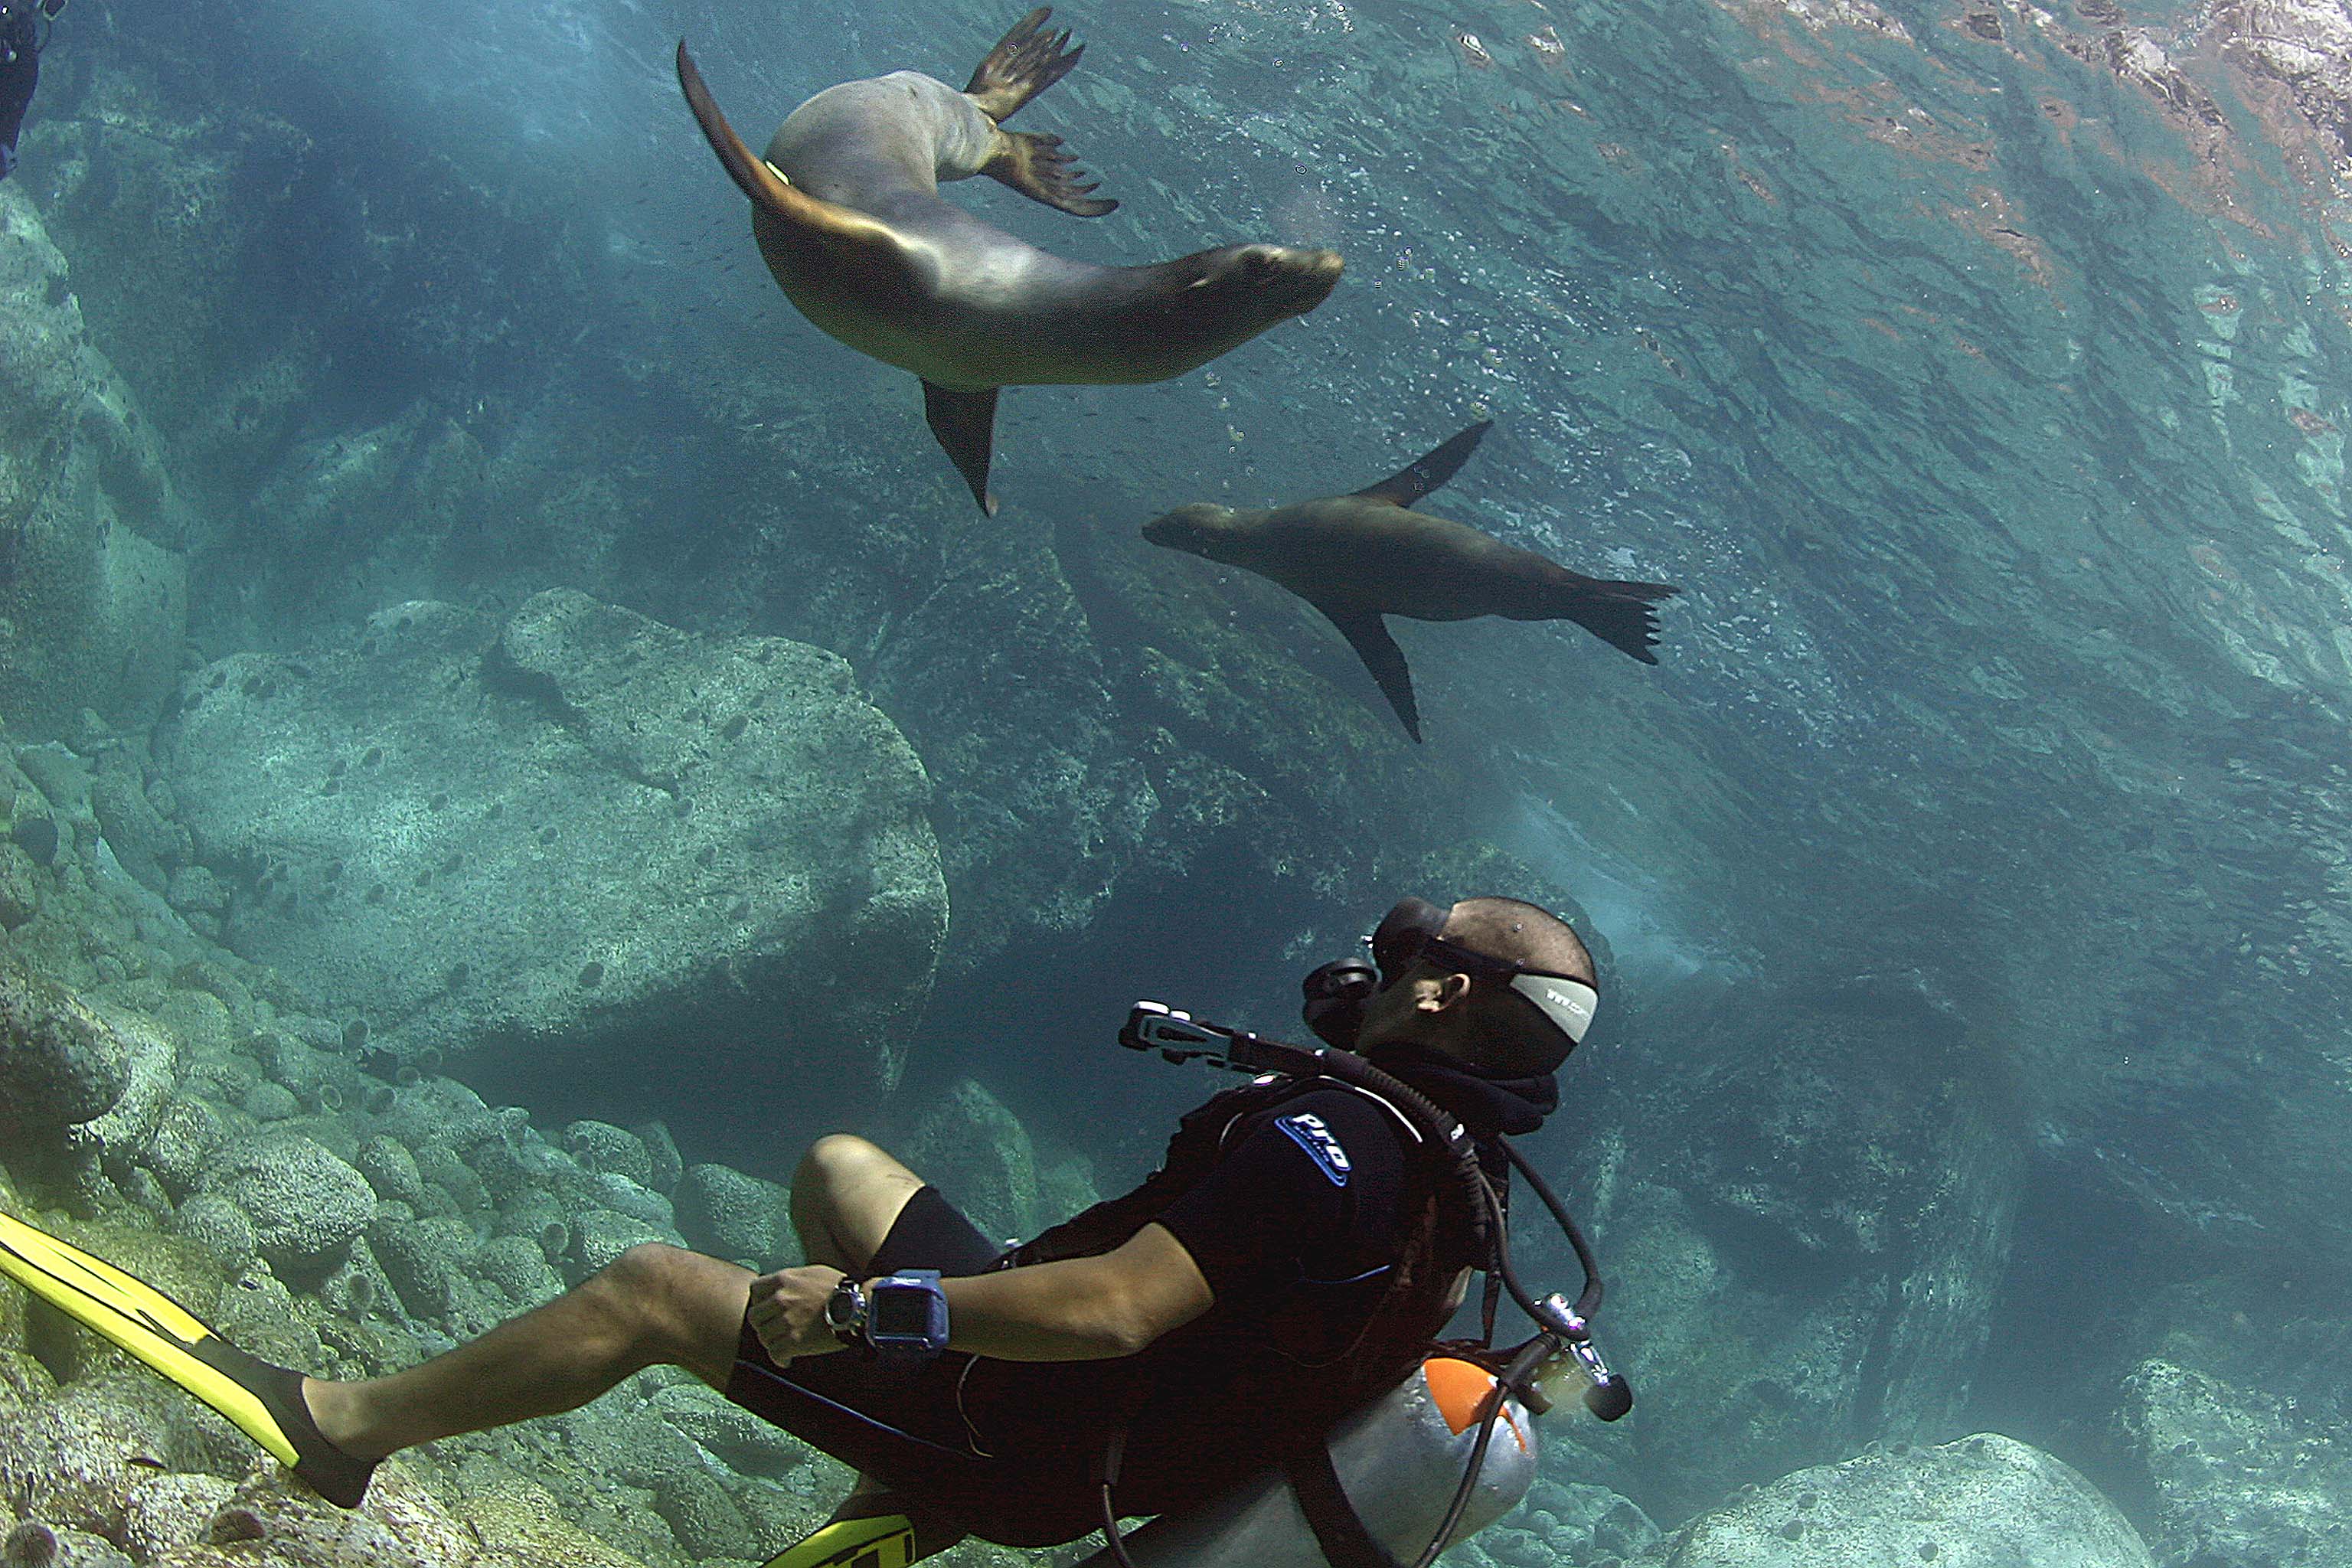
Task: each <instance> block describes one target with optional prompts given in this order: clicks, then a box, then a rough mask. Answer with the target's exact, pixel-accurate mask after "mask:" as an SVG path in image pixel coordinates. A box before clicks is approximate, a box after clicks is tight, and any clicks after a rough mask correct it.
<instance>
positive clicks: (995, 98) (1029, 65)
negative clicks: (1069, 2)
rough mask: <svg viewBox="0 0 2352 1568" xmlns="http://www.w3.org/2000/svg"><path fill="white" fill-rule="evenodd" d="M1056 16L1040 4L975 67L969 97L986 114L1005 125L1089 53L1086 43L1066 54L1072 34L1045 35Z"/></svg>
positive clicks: (966, 88) (1065, 30) (967, 91)
mask: <svg viewBox="0 0 2352 1568" xmlns="http://www.w3.org/2000/svg"><path fill="white" fill-rule="evenodd" d="M1053 14H1054V8H1053V7H1052V6H1051V5H1040V6H1038V7H1037V8H1036V9H1035V10H1034V11H1032V12H1030V13H1029V15H1027V16H1024V17H1022V18H1021V20H1019V21H1018V22H1015V23H1013V30H1012V31H1011V32H1009V33H1007V34H1005V35H1004V37H1002V38H999V39H998V40H997V41H996V47H994V48H992V49H991V50H989V51H988V58H986V59H984V60H982V61H981V62H980V64H979V65H977V66H975V67H974V68H972V73H971V80H970V81H969V82H966V83H965V84H964V89H963V90H964V94H965V96H966V97H968V98H970V99H971V100H972V101H973V102H974V103H977V104H979V105H980V111H981V112H982V114H985V115H987V116H988V117H989V118H990V119H991V120H993V121H996V122H997V123H998V124H999V125H1002V124H1003V123H1004V122H1005V121H1008V120H1010V119H1012V118H1013V115H1014V114H1016V113H1018V112H1019V111H1020V109H1021V106H1022V105H1023V104H1024V103H1026V102H1028V101H1029V100H1031V99H1033V98H1034V97H1036V96H1037V95H1038V94H1039V93H1041V92H1043V91H1045V89H1047V88H1049V87H1051V86H1053V85H1054V84H1055V82H1057V81H1059V80H1061V79H1063V78H1064V77H1066V76H1067V75H1069V74H1070V68H1071V67H1073V66H1075V65H1076V64H1077V63H1078V57H1079V56H1080V55H1082V54H1085V53H1086V52H1087V47H1086V46H1085V45H1084V44H1080V45H1079V46H1078V47H1076V48H1075V49H1072V50H1070V51H1069V52H1068V53H1066V54H1065V53H1064V52H1063V50H1062V46H1063V45H1065V44H1066V43H1068V42H1069V41H1070V30H1069V29H1068V28H1067V27H1065V28H1063V29H1062V30H1061V31H1060V32H1058V33H1042V32H1040V31H1038V29H1039V28H1041V27H1043V26H1045V18H1046V17H1048V16H1052V15H1053Z"/></svg>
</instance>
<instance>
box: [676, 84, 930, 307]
mask: <svg viewBox="0 0 2352 1568" xmlns="http://www.w3.org/2000/svg"><path fill="white" fill-rule="evenodd" d="M677 85H678V88H679V89H680V90H681V91H683V92H684V93H685V94H686V103H687V107H688V108H689V109H691V110H694V119H695V123H696V124H698V125H699V126H701V127H702V134H703V138H704V140H706V141H708V142H709V143H710V150H711V151H712V152H713V153H717V154H719V167H720V168H723V169H725V170H726V171H727V175H728V177H729V178H730V179H731V180H733V181H734V182H735V184H736V186H737V188H738V189H740V190H741V191H742V193H743V194H744V195H747V196H749V197H751V205H753V206H754V207H758V208H761V209H762V210H764V211H766V212H768V213H771V214H772V215H773V216H776V217H777V218H779V219H781V220H782V223H783V225H784V226H785V229H786V231H787V232H788V233H789V234H790V235H791V236H792V237H793V241H794V243H808V244H813V245H819V246H823V247H825V248H826V249H828V250H830V251H832V252H834V253H835V255H836V256H837V257H838V258H840V259H841V261H842V262H843V263H844V264H845V265H852V266H859V265H862V266H868V267H887V268H891V269H892V270H893V271H898V270H903V269H904V252H905V247H904V246H903V245H902V244H901V243H900V242H899V240H898V237H897V236H896V235H894V234H892V233H891V232H890V231H889V230H888V229H887V228H886V227H884V226H882V225H881V224H878V223H877V222H875V221H874V220H873V219H872V218H870V217H868V216H866V215H865V214H864V213H858V212H852V211H851V210H850V209H849V208H847V207H845V206H837V205H835V204H833V203H832V202H827V201H820V200H818V199H817V198H816V197H814V196H813V195H809V194H808V193H807V192H806V191H803V190H802V189H801V188H800V187H799V186H797V185H795V184H793V183H792V182H791V181H789V180H787V179H785V178H784V177H783V175H782V174H778V173H777V172H776V170H775V166H774V165H773V164H772V163H769V162H768V161H767V160H766V159H764V158H755V157H753V156H752V155H751V149H750V148H749V147H746V146H744V145H743V139H742V138H741V137H740V136H738V135H736V134H735V128H734V127H733V126H731V125H730V124H728V123H727V117H726V116H725V115H723V114H721V113H719V102H718V100H716V99H714V98H712V97H711V96H710V89H709V86H708V85H706V84H705V83H704V81H703V79H702V72H701V71H700V70H698V69H697V68H695V64H694V59H693V57H692V56H690V55H688V53H687V52H686V40H685V39H684V38H680V39H679V40H678V41H677Z"/></svg>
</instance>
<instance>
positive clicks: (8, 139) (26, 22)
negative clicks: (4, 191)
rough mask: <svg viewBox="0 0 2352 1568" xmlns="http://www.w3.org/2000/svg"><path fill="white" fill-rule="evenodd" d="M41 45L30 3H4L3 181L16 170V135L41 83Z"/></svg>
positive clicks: (0, 3) (0, 37) (0, 46)
mask: <svg viewBox="0 0 2352 1568" xmlns="http://www.w3.org/2000/svg"><path fill="white" fill-rule="evenodd" d="M40 45H41V38H40V32H39V25H38V24H37V22H36V21H35V20H34V7H33V5H31V4H30V0H26V4H25V5H22V6H16V5H9V4H8V3H7V0H0V179H6V178H7V177H8V173H9V171H10V170H12V169H14V168H15V167H16V133H17V132H19V131H21V130H23V129H24V125H25V110H27V109H29V108H30V107H32V102H33V89H34V87H35V86H36V85H37V84H38V82H39V81H40V79H41V49H40ZM11 55H13V56H14V57H15V58H13V59H12V58H8V57H10V56H11Z"/></svg>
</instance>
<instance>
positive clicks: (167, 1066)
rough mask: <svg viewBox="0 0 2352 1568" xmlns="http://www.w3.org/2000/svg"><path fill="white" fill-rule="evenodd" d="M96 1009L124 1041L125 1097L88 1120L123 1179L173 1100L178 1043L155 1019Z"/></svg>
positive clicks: (104, 1156)
mask: <svg viewBox="0 0 2352 1568" xmlns="http://www.w3.org/2000/svg"><path fill="white" fill-rule="evenodd" d="M96 1011H97V1012H98V1014H99V1016H100V1017H102V1018H104V1019H105V1020H106V1021H107V1023H108V1024H109V1026H111V1027H112V1029H113V1030H114V1034H115V1037H116V1038H118V1039H120V1040H121V1042H122V1045H123V1049H124V1054H125V1061H124V1068H125V1074H126V1076H125V1079H124V1083H123V1089H122V1093H121V1096H120V1097H119V1098H118V1099H117V1100H115V1102H114V1104H113V1105H112V1106H110V1107H109V1108H108V1110H107V1111H106V1113H105V1114H104V1115H102V1116H100V1117H97V1118H94V1119H93V1120H92V1121H90V1123H89V1131H90V1132H91V1134H92V1135H93V1136H94V1137H96V1138H97V1140H98V1142H99V1147H100V1151H101V1158H102V1159H103V1160H104V1162H105V1163H106V1168H107V1173H108V1174H110V1175H112V1176H114V1177H115V1178H116V1179H117V1180H118V1181H119V1180H121V1176H122V1173H123V1172H124V1170H125V1169H126V1168H127V1167H128V1166H130V1165H131V1163H133V1162H135V1161H137V1160H138V1159H139V1158H140V1157H141V1156H142V1154H144V1153H145V1152H147V1146H148V1143H149V1142H150V1141H151V1140H152V1139H153V1138H154V1136H155V1129H156V1127H157V1125H158V1124H159V1123H161V1122H162V1121H163V1109H164V1107H165V1106H167V1105H169V1104H170V1103H171V1100H172V1090H173V1086H174V1083H175V1081H176V1070H177V1068H178V1067H179V1061H180V1047H179V1044H178V1042H177V1041H175V1040H173V1037H172V1036H171V1034H170V1033H169V1032H168V1031H167V1030H165V1029H163V1027H161V1026H158V1025H157V1024H156V1023H155V1022H154V1020H152V1019H151V1018H148V1017H145V1016H142V1015H140V1014H137V1013H132V1012H129V1011H127V1010H124V1009H120V1008H115V1007H111V1006H108V1005H98V1006H97V1008H96Z"/></svg>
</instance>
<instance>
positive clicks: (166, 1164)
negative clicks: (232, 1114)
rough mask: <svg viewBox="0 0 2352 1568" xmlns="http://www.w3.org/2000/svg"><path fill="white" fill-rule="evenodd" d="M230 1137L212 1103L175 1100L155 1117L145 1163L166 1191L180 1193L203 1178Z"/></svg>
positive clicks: (173, 1193) (189, 1190)
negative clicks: (215, 1155)
mask: <svg viewBox="0 0 2352 1568" xmlns="http://www.w3.org/2000/svg"><path fill="white" fill-rule="evenodd" d="M227 1138H228V1130H227V1129H226V1127H224V1126H222V1125H221V1119H220V1115H219V1113H218V1112H217V1111H215V1110H213V1108H212V1107H211V1106H209V1105H207V1104H205V1102H204V1101H203V1100H195V1099H182V1100H173V1101H171V1103H169V1104H167V1105H166V1106H164V1107H163V1114H162V1115H160V1116H159V1117H157V1118H156V1121H155V1131H154V1132H153V1134H152V1136H150V1138H149V1139H148V1142H147V1152H146V1154H145V1156H144V1163H145V1164H146V1167H147V1169H148V1170H150V1171H152V1172H153V1173H155V1178H156V1180H158V1181H160V1182H162V1183H163V1190H164V1191H165V1192H167V1193H170V1194H172V1195H173V1197H180V1196H183V1195H184V1194H188V1193H190V1192H193V1191H194V1190H195V1186H196V1184H197V1183H198V1182H200V1181H202V1180H204V1176H205V1172H206V1171H207V1170H209V1169H210V1168H211V1166H212V1160H213V1155H214V1153H215V1152H216V1151H218V1150H219V1148H220V1146H221V1145H222V1143H224V1142H226V1141H227Z"/></svg>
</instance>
